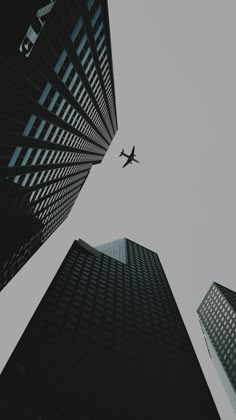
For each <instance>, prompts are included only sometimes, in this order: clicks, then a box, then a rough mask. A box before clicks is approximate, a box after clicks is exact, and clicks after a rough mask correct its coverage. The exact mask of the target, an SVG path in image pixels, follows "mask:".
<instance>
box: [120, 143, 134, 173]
mask: <svg viewBox="0 0 236 420" xmlns="http://www.w3.org/2000/svg"><path fill="white" fill-rule="evenodd" d="M134 149H135V146H134V147H133V149H132V151H131V153H130V155H126V154H125V153H124V149H123V150H122V152H121V153H120V156H126V157H127V158H128V159H127V161H126V162H125V164H124V165H123V168H124V167H125V166H126V165H128V163H132V161H134V162H137V163H139V161H138V160H136V159H134V156H136V155H135V153H134Z"/></svg>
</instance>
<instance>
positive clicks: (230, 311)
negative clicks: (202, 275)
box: [197, 282, 236, 411]
mask: <svg viewBox="0 0 236 420" xmlns="http://www.w3.org/2000/svg"><path fill="white" fill-rule="evenodd" d="M197 312H198V315H199V319H200V324H201V327H202V330H203V334H204V338H205V341H206V345H207V348H208V351H209V355H210V357H211V359H212V361H213V363H214V365H215V368H216V370H217V372H218V375H219V376H220V379H221V381H222V383H223V385H224V388H225V391H226V393H227V394H228V397H229V399H230V402H231V404H232V406H233V408H234V410H235V411H236V292H233V291H232V290H230V289H228V288H227V287H224V286H221V285H220V284H218V283H215V282H214V283H213V284H212V285H211V287H210V289H209V290H208V292H207V294H206V296H205V298H204V299H203V301H202V303H201V305H200V306H199V308H198V310H197Z"/></svg>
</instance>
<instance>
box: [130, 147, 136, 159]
mask: <svg viewBox="0 0 236 420" xmlns="http://www.w3.org/2000/svg"><path fill="white" fill-rule="evenodd" d="M134 149H135V146H134V147H133V149H132V151H131V153H130V156H132V157H134Z"/></svg>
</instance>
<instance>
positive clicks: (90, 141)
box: [0, 0, 117, 289]
mask: <svg viewBox="0 0 236 420" xmlns="http://www.w3.org/2000/svg"><path fill="white" fill-rule="evenodd" d="M0 22H1V25H0V26H1V28H0V76H1V77H0V135H1V142H0V193H1V196H0V203H1V204H0V227H1V240H0V248H1V250H2V249H3V253H1V256H0V279H1V280H0V289H2V288H3V287H4V286H5V285H6V283H7V282H8V281H9V280H10V279H11V278H12V277H13V276H14V274H15V273H16V272H17V271H18V270H19V269H20V268H21V267H22V265H23V264H24V263H25V262H26V261H27V260H28V259H29V258H30V256H31V255H32V254H33V253H34V252H35V251H36V250H37V249H38V248H39V247H40V246H41V245H42V243H43V242H44V241H46V239H47V238H48V237H49V236H50V235H51V234H52V233H53V232H54V231H55V229H57V227H58V226H59V225H60V224H61V223H62V222H63V221H64V220H65V219H66V217H67V216H68V214H69V212H70V210H71V208H72V206H73V204H74V202H75V200H76V198H77V196H78V194H79V191H80V190H81V188H82V186H83V184H84V182H85V180H86V178H87V176H88V174H89V172H90V169H91V167H92V165H94V164H97V163H100V162H101V161H102V159H103V157H104V155H105V153H106V151H107V149H108V147H109V145H110V143H111V141H112V139H113V137H114V135H115V133H116V131H117V115H116V104H115V90H114V79H113V66H112V53H111V40H110V29H109V17H108V5H107V1H106V0H88V1H87V0H68V1H64V0H34V1H32V0H22V1H19V2H14V5H12V4H11V2H9V6H7V5H6V8H5V7H4V13H1V17H0Z"/></svg>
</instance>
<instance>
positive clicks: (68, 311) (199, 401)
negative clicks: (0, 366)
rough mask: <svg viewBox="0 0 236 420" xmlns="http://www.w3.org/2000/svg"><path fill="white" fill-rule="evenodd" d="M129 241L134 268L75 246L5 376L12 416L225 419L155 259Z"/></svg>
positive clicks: (0, 396) (4, 407)
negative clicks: (218, 411)
mask: <svg viewBox="0 0 236 420" xmlns="http://www.w3.org/2000/svg"><path fill="white" fill-rule="evenodd" d="M121 243H123V247H124V248H125V252H126V254H127V262H126V263H123V262H121V261H117V260H116V259H114V258H112V257H110V256H108V255H106V254H105V253H103V252H99V251H98V250H97V249H95V248H92V247H91V246H89V245H88V244H86V243H85V242H83V241H81V240H79V241H75V242H74V244H73V245H72V247H71V249H70V250H69V252H68V254H67V256H66V258H65V259H64V261H63V263H62V265H61V267H60V269H59V271H58V272H57V274H56V276H55V278H54V280H53V281H52V283H51V285H50V287H49V289H48V290H47V292H46V294H45V296H44V297H43V299H42V301H41V303H40V305H39V306H38V308H37V310H36V312H35V314H34V316H33V317H32V319H31V321H30V323H29V325H28V327H27V328H26V330H25V332H24V334H23V336H22V338H21V340H20V341H19V343H18V345H17V346H16V348H15V350H14V352H13V354H12V356H11V357H10V359H9V361H8V363H7V365H6V367H5V369H4V370H3V372H2V375H1V380H0V401H1V412H2V413H3V414H4V419H8V418H9V419H11V420H12V419H15V418H16V419H17V420H18V419H33V418H42V419H44V420H46V419H52V418H57V419H63V420H64V419H65V418H69V419H81V420H96V419H101V418H102V419H104V420H108V419H109V420H118V419H119V420H120V419H121V418H122V419H124V420H128V419H129V420H130V419H131V418H135V419H142V420H143V419H144V418H145V419H149V420H150V419H153V420H154V419H155V420H156V419H157V418H158V417H159V416H160V417H161V418H163V419H172V418H181V419H189V418H191V419H197V420H199V419H200V418H207V419H212V420H213V419H214V420H216V419H218V418H219V416H218V413H217V410H216V408H215V405H214V402H213V400H212V398H211V395H210V392H209V390H208V387H207V385H206V382H205V379H204V377H203V374H202V371H201V368H200V366H199V363H198V361H197V358H196V355H195V353H194V350H193V347H192V345H191V342H190V340H189V337H188V334H187V331H186V329H185V326H184V324H183V321H182V319H181V316H180V313H179V311H178V308H177V305H176V303H175V300H174V297H173V295H172V293H171V290H170V287H169V285H168V282H167V279H166V277H165V274H164V271H163V268H162V266H161V264H160V260H159V258H158V256H157V254H156V253H154V252H152V251H150V250H148V249H146V248H144V247H142V246H141V245H138V244H136V243H134V242H132V241H130V240H127V239H123V240H122V241H121V242H120V246H121ZM114 246H115V248H116V247H117V241H115V244H114ZM109 248H111V243H110V245H109ZM37 416H38V417H37Z"/></svg>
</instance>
